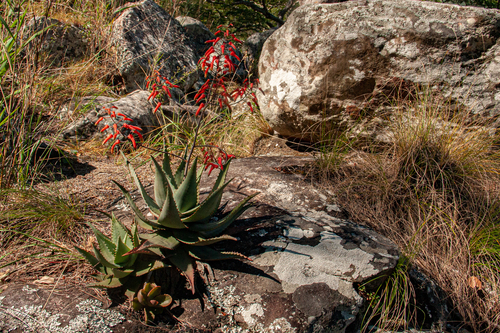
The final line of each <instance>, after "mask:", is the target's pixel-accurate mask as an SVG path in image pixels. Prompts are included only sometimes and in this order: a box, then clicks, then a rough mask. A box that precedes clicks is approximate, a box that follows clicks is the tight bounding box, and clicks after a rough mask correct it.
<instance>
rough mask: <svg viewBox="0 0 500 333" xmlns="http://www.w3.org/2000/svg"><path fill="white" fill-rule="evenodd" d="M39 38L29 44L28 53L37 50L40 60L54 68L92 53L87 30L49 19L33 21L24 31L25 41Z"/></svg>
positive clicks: (39, 18)
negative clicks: (34, 36) (33, 37)
mask: <svg viewBox="0 0 500 333" xmlns="http://www.w3.org/2000/svg"><path fill="white" fill-rule="evenodd" d="M37 33H38V36H37V37H36V38H35V39H34V40H33V41H32V42H30V43H29V44H28V47H27V51H28V52H30V49H33V50H34V49H37V51H39V52H40V58H39V60H42V61H44V62H45V63H48V64H50V65H52V66H61V65H63V64H64V63H67V62H71V61H75V60H79V59H81V58H83V57H84V56H85V54H87V53H89V52H91V50H90V49H89V44H88V41H87V39H86V36H85V35H86V32H85V30H83V29H81V28H79V27H76V26H74V25H71V24H66V23H63V22H61V21H59V20H56V19H53V18H48V17H35V18H33V19H31V20H30V21H29V22H28V23H27V24H26V26H25V27H24V30H23V35H24V39H26V40H27V39H28V38H30V37H31V36H33V35H34V34H37Z"/></svg>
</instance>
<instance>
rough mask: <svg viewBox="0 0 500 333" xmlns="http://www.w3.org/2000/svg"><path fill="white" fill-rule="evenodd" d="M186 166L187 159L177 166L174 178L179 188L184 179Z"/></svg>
mask: <svg viewBox="0 0 500 333" xmlns="http://www.w3.org/2000/svg"><path fill="white" fill-rule="evenodd" d="M185 168H186V160H182V161H181V163H180V164H179V166H178V167H177V171H175V175H174V180H175V183H176V184H177V188H179V186H180V184H181V183H182V180H183V179H184V169H185Z"/></svg>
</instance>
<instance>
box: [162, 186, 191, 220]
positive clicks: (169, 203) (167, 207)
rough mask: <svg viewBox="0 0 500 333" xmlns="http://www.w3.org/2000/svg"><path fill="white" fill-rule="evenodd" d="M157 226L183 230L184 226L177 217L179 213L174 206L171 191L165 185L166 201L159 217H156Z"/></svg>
mask: <svg viewBox="0 0 500 333" xmlns="http://www.w3.org/2000/svg"><path fill="white" fill-rule="evenodd" d="M157 222H158V224H160V225H162V226H163V227H166V228H172V229H185V228H186V226H185V225H184V223H182V221H181V218H180V216H179V211H178V210H177V206H176V204H175V200H174V197H173V196H172V191H171V190H170V187H169V185H168V184H167V193H166V200H165V201H164V204H163V207H162V209H161V213H160V216H159V217H158V221H157Z"/></svg>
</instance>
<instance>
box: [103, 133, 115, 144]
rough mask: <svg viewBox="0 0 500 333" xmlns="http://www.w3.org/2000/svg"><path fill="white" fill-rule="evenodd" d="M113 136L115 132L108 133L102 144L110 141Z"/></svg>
mask: <svg viewBox="0 0 500 333" xmlns="http://www.w3.org/2000/svg"><path fill="white" fill-rule="evenodd" d="M112 137H113V134H110V135H108V137H107V138H106V139H104V141H103V142H102V144H106V142H108V141H109V140H110V139H111V138H112Z"/></svg>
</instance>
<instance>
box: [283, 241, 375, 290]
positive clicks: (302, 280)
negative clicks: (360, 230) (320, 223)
mask: <svg viewBox="0 0 500 333" xmlns="http://www.w3.org/2000/svg"><path fill="white" fill-rule="evenodd" d="M342 241H343V239H342V237H340V236H338V235H337V234H335V233H333V232H330V231H323V232H321V240H320V243H319V244H318V245H316V246H309V245H301V244H294V243H291V244H288V246H287V248H286V249H285V251H284V252H282V253H281V255H280V259H279V261H278V263H277V264H276V266H274V272H275V273H276V274H277V275H278V277H279V278H280V280H281V281H282V283H283V287H285V286H287V290H284V291H285V292H287V293H291V292H293V291H295V289H296V288H298V287H299V286H303V285H310V284H313V283H326V284H327V285H328V286H329V287H330V288H331V289H332V290H338V291H339V292H340V293H341V294H343V295H344V296H346V297H349V298H353V297H354V298H355V297H356V295H357V294H356V292H355V291H354V289H353V288H352V281H353V280H354V279H363V278H367V277H370V276H373V275H375V274H377V273H379V272H378V271H377V270H375V269H374V267H373V265H372V262H373V259H374V255H373V254H371V253H368V252H365V251H363V250H361V249H359V248H357V247H355V248H353V249H346V248H345V247H344V244H343V243H342ZM353 265H354V269H353ZM345 272H352V276H348V275H345ZM358 297H359V296H358Z"/></svg>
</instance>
